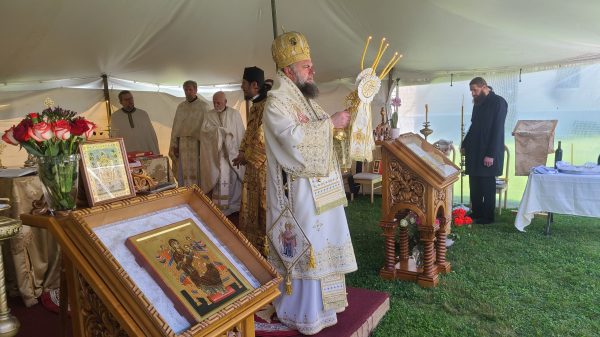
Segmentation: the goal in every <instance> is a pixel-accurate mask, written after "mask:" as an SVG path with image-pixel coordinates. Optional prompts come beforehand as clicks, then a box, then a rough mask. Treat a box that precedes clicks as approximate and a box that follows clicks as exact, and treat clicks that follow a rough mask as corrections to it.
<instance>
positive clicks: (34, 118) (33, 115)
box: [28, 112, 40, 122]
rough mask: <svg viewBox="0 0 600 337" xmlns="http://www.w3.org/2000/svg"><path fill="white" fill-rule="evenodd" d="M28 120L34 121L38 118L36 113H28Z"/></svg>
mask: <svg viewBox="0 0 600 337" xmlns="http://www.w3.org/2000/svg"><path fill="white" fill-rule="evenodd" d="M28 116H29V118H31V120H32V121H34V122H35V121H36V120H37V119H38V118H39V117H40V116H39V115H38V114H37V112H30V113H29V114H28Z"/></svg>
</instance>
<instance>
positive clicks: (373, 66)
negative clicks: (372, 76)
mask: <svg viewBox="0 0 600 337" xmlns="http://www.w3.org/2000/svg"><path fill="white" fill-rule="evenodd" d="M384 43H385V37H384V38H383V39H381V43H380V44H379V49H378V50H377V56H376V57H375V60H374V61H373V65H372V66H371V68H375V62H377V59H378V58H379V55H380V54H381V50H382V49H383V44H384Z"/></svg>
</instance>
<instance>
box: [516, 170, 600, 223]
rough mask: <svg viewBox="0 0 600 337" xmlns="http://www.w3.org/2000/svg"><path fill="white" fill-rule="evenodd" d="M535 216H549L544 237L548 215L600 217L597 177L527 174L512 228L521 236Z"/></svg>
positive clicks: (598, 182)
mask: <svg viewBox="0 0 600 337" xmlns="http://www.w3.org/2000/svg"><path fill="white" fill-rule="evenodd" d="M537 212H548V213H549V214H548V225H547V226H546V234H549V233H550V223H551V222H552V214H551V213H560V214H571V215H581V216H589V217H600V175H576V174H564V173H558V174H534V173H531V174H529V178H528V179H527V186H526V187H525V192H523V198H522V199H521V205H520V206H519V212H518V213H517V218H516V219H515V227H517V229H518V230H520V231H521V232H524V231H525V227H527V226H528V225H529V224H530V223H531V220H532V219H533V216H534V214H535V213H537Z"/></svg>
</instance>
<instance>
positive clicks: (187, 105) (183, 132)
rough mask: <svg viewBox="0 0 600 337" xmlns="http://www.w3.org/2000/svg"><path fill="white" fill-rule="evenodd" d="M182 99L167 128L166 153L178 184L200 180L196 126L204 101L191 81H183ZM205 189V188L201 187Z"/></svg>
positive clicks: (191, 183) (190, 183)
mask: <svg viewBox="0 0 600 337" xmlns="http://www.w3.org/2000/svg"><path fill="white" fill-rule="evenodd" d="M183 91H184V92H185V101H183V102H181V103H179V105H178V106H177V110H176V112H175V119H174V120H173V128H172V129H171V144H170V146H169V157H171V160H172V161H173V171H174V174H175V177H176V178H177V182H178V183H179V186H191V185H194V184H195V185H198V186H201V183H200V128H201V126H202V120H203V119H204V115H205V114H206V112H207V111H208V104H206V102H204V101H203V100H201V99H200V98H199V97H198V85H197V84H196V82H194V81H185V82H184V83H183ZM205 192H206V191H205Z"/></svg>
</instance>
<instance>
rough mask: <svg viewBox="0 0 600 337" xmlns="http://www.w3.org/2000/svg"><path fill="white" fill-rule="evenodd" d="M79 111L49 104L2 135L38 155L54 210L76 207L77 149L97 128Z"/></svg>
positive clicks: (39, 170)
mask: <svg viewBox="0 0 600 337" xmlns="http://www.w3.org/2000/svg"><path fill="white" fill-rule="evenodd" d="M76 115H77V113H76V112H73V111H70V110H65V109H62V108H60V107H55V108H48V109H46V110H44V111H42V113H41V114H38V113H36V112H32V113H29V114H28V115H27V117H25V119H23V120H22V121H21V122H20V123H19V124H17V125H13V126H12V127H11V128H10V129H8V130H6V131H4V135H2V140H3V141H5V142H6V143H8V144H11V145H20V146H21V147H23V148H25V150H27V152H28V153H30V154H32V155H34V156H35V157H37V160H38V174H39V176H40V180H41V181H42V184H43V186H44V196H45V197H46V202H47V203H48V207H49V209H50V210H51V211H61V210H72V209H73V208H75V200H76V197H77V178H78V167H79V155H77V151H78V148H79V144H80V143H83V142H85V140H87V139H88V138H90V136H91V135H92V133H93V132H94V130H95V129H96V125H95V124H94V123H92V122H90V121H88V120H87V119H85V118H84V117H80V116H76Z"/></svg>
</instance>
